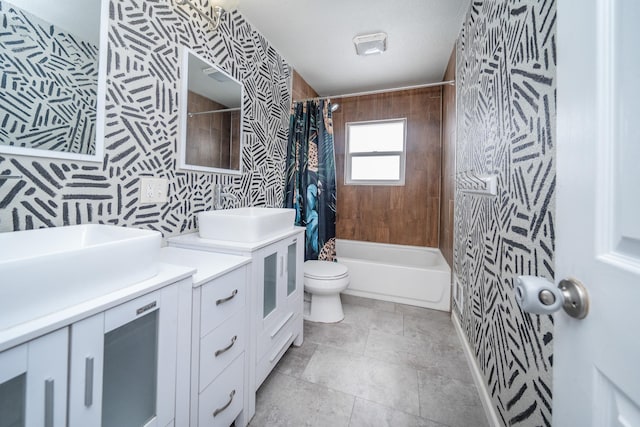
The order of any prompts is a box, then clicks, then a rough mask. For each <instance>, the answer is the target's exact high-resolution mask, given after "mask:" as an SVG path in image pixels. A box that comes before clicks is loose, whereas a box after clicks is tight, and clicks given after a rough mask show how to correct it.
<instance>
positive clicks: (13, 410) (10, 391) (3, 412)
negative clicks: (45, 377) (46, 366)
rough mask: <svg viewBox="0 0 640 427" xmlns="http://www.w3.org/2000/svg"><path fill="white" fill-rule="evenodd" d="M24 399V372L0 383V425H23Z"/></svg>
mask: <svg viewBox="0 0 640 427" xmlns="http://www.w3.org/2000/svg"><path fill="white" fill-rule="evenodd" d="M26 401H27V374H26V373H23V374H21V375H18V376H16V377H14V378H11V379H10V380H7V381H5V382H3V383H2V384H0V427H24V425H25V408H26Z"/></svg>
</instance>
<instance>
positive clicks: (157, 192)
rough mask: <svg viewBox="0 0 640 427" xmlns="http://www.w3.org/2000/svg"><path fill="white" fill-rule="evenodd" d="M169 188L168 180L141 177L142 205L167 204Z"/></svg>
mask: <svg viewBox="0 0 640 427" xmlns="http://www.w3.org/2000/svg"><path fill="white" fill-rule="evenodd" d="M168 188H169V181H168V180H167V179H166V178H149V177H146V176H142V177H140V203H166V202H167V201H168V198H167V189H168Z"/></svg>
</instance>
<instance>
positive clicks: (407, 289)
mask: <svg viewBox="0 0 640 427" xmlns="http://www.w3.org/2000/svg"><path fill="white" fill-rule="evenodd" d="M336 253H337V258H338V262H340V263H341V264H344V265H346V266H347V268H348V269H349V275H350V277H351V282H350V284H349V287H348V288H347V290H345V291H344V293H345V294H348V295H355V296H359V297H366V298H373V299H378V300H384V301H392V302H397V303H401V304H410V305H415V306H419V307H426V308H431V309H435V310H443V311H450V305H451V269H450V268H449V265H448V264H447V262H446V261H445V259H444V257H443V256H442V254H441V253H440V250H438V249H436V248H426V247H419V246H403V245H390V244H385V243H371V242H358V241H355V240H341V239H337V240H336Z"/></svg>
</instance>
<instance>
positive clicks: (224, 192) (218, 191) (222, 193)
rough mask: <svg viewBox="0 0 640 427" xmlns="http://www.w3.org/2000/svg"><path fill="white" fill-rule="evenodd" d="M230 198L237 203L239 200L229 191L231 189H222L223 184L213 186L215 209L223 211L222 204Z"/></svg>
mask: <svg viewBox="0 0 640 427" xmlns="http://www.w3.org/2000/svg"><path fill="white" fill-rule="evenodd" d="M226 198H229V199H233V200H235V201H236V202H237V201H238V198H237V197H236V195H235V194H233V193H231V192H230V191H229V187H226V188H224V187H222V184H214V185H213V209H215V210H219V209H222V202H223V201H224V199H226Z"/></svg>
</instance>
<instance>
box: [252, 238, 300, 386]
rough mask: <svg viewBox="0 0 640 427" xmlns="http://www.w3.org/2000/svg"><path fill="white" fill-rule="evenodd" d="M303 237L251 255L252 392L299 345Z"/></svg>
mask: <svg viewBox="0 0 640 427" xmlns="http://www.w3.org/2000/svg"><path fill="white" fill-rule="evenodd" d="M303 236H304V235H303V234H302V235H301V234H296V235H294V236H289V237H287V238H285V239H282V240H280V241H278V242H275V243H273V244H271V245H268V246H266V247H264V248H262V249H259V250H258V251H256V252H254V253H253V263H254V272H255V283H254V286H256V295H255V297H256V311H255V313H254V314H255V325H256V361H257V365H256V375H255V377H256V388H258V387H259V386H260V384H262V382H263V381H264V380H265V378H266V377H267V375H269V373H270V372H271V370H272V369H273V367H274V366H275V364H276V363H278V361H279V360H280V358H281V357H282V355H283V354H284V352H285V351H286V350H287V348H289V346H290V345H291V343H292V342H294V340H297V341H296V342H295V344H296V345H301V344H302V308H303V271H302V262H303V260H304V246H303V244H304V242H303V241H302V239H303Z"/></svg>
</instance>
